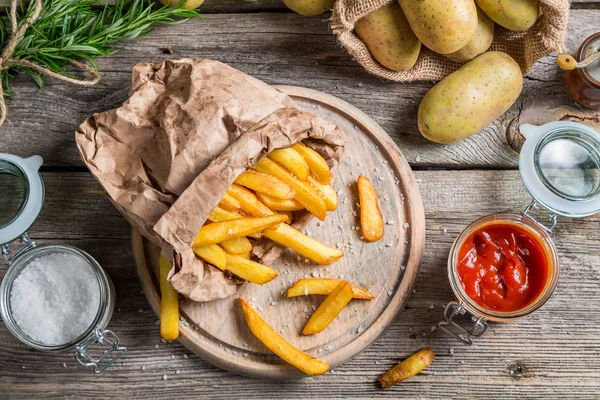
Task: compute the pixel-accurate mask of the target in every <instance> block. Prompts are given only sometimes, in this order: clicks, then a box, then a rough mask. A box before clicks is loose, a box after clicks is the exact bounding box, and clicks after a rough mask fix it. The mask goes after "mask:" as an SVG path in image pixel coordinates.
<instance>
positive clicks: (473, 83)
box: [418, 51, 523, 143]
mask: <svg viewBox="0 0 600 400" xmlns="http://www.w3.org/2000/svg"><path fill="white" fill-rule="evenodd" d="M522 88H523V76H522V73H521V69H520V68H519V65H518V64H517V62H516V61H515V60H513V59H512V58H511V57H510V56H509V55H508V54H506V53H503V52H500V51H489V52H486V53H483V54H480V55H479V56H477V57H475V58H474V59H473V60H471V61H469V62H468V63H466V64H465V65H463V66H462V68H461V69H459V70H458V71H455V72H453V73H452V74H450V75H448V76H447V77H445V78H444V79H442V80H441V81H440V82H438V83H437V85H435V86H434V87H433V88H431V89H430V90H429V92H427V94H425V97H423V100H422V101H421V104H420V105H419V113H418V127H419V131H420V132H421V134H422V135H423V136H424V137H425V138H427V139H429V140H431V141H432V142H436V143H454V142H458V141H459V140H462V139H465V138H467V137H469V136H471V135H474V134H475V133H477V132H479V131H480V130H482V129H483V128H485V127H486V126H487V125H489V124H490V123H491V122H492V121H494V120H495V119H496V118H498V117H499V116H500V115H502V114H503V113H504V112H506V110H508V108H509V107H510V106H511V105H512V104H513V103H514V102H515V101H516V100H517V98H518V97H519V94H520V93H521V89H522Z"/></svg>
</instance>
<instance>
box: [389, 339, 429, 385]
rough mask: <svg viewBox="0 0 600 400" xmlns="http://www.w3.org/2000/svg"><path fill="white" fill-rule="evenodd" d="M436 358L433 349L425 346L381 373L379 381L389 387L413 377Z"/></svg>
mask: <svg viewBox="0 0 600 400" xmlns="http://www.w3.org/2000/svg"><path fill="white" fill-rule="evenodd" d="M434 358H435V354H434V353H433V351H431V349H430V348H429V347H425V348H424V349H421V350H419V351H418V352H416V353H415V354H413V355H412V356H410V357H408V358H407V359H406V360H404V361H402V362H401V363H400V364H398V365H396V366H395V367H394V368H392V369H390V370H389V371H387V372H386V373H385V374H383V375H381V376H380V377H379V383H380V384H381V387H382V388H383V389H387V388H389V387H392V386H394V385H395V384H397V383H400V382H402V381H405V380H407V379H408V378H412V377H413V376H415V375H417V374H418V373H419V372H421V371H423V370H424V369H425V368H427V367H428V366H429V365H430V364H431V363H432V362H433V360H434Z"/></svg>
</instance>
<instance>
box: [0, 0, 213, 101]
mask: <svg viewBox="0 0 600 400" xmlns="http://www.w3.org/2000/svg"><path fill="white" fill-rule="evenodd" d="M31 3H32V4H30V5H29V6H26V5H24V4H23V3H22V2H21V3H20V6H19V10H17V15H18V20H19V21H20V22H21V23H22V22H23V21H24V20H25V19H26V18H27V17H28V16H29V15H31V12H32V11H33V2H31ZM184 3H185V1H184V0H182V1H180V2H179V3H178V4H176V5H174V6H171V7H167V6H165V7H158V6H157V5H156V2H155V1H154V0H118V2H117V4H115V5H100V4H99V3H98V0H43V5H44V8H43V11H42V13H41V14H40V16H39V17H38V18H37V19H36V20H35V21H34V22H33V23H32V24H31V26H30V27H29V28H28V29H27V31H26V32H25V34H24V35H23V36H22V37H21V38H20V39H19V41H18V44H17V47H16V49H15V51H14V53H13V56H12V57H11V58H12V59H18V60H28V61H31V62H34V63H36V64H38V65H40V66H42V67H45V68H48V69H50V70H52V71H54V72H56V73H59V74H63V75H66V76H73V74H72V73H71V72H69V70H68V69H67V67H68V66H69V65H71V60H87V61H88V62H89V63H90V64H91V65H92V67H93V68H94V69H96V70H97V67H96V63H95V61H94V59H95V58H96V57H98V56H106V55H109V54H112V53H114V52H115V51H116V50H115V49H114V48H113V47H112V45H113V44H114V43H116V42H118V41H121V40H129V39H135V38H138V37H141V36H144V35H146V34H148V33H150V32H151V31H152V25H154V24H175V23H179V22H182V21H185V20H186V19H188V18H202V17H201V16H200V14H199V13H198V11H196V10H187V9H183V8H182V6H183V4H184ZM0 21H1V22H0V46H1V47H4V45H5V44H6V42H7V41H8V39H9V37H10V27H8V26H7V25H6V23H5V22H4V20H2V19H0ZM15 70H16V71H21V72H25V73H27V74H28V75H30V76H31V77H32V78H33V79H34V80H35V82H36V83H37V84H38V85H39V86H40V88H42V89H43V87H44V77H43V76H42V75H41V74H40V73H39V72H37V71H35V70H33V69H31V68H26V67H22V66H16V67H14V68H11V69H10V70H3V71H1V72H0V79H1V82H2V83H3V84H4V88H5V90H4V93H5V96H6V97H10V95H11V93H12V92H11V90H10V86H9V77H10V76H11V75H10V73H11V71H15Z"/></svg>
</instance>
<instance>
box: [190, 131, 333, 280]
mask: <svg viewBox="0 0 600 400" xmlns="http://www.w3.org/2000/svg"><path fill="white" fill-rule="evenodd" d="M332 177H333V176H332V174H331V171H330V170H329V166H328V165H327V161H325V159H324V158H323V157H322V156H321V155H320V154H319V153H317V152H316V151H315V150H313V149H311V148H310V147H308V146H306V145H304V144H303V143H298V144H296V145H294V146H293V147H290V148H286V149H277V150H273V151H272V152H271V153H269V154H268V156H267V157H265V158H264V159H263V160H261V161H260V162H259V163H258V164H256V165H255V166H254V167H253V168H252V169H250V170H248V171H245V172H244V173H242V174H241V175H240V176H238V177H237V178H236V180H235V182H234V183H233V184H232V185H231V186H230V187H229V189H228V190H227V192H226V193H225V195H224V196H223V198H222V199H221V201H220V202H219V205H218V206H217V207H215V208H214V209H213V210H212V212H211V213H210V215H209V216H208V221H207V223H206V224H205V225H204V226H203V227H202V228H201V229H200V231H199V232H198V234H197V235H196V238H195V239H194V242H193V243H192V248H193V250H194V252H195V253H196V255H197V256H198V257H200V258H201V259H202V260H204V261H206V262H207V263H209V264H212V265H214V266H216V267H217V268H220V269H222V270H223V271H229V272H230V273H232V274H233V275H236V276H238V277H239V278H241V279H244V280H247V281H249V282H252V283H256V284H259V285H262V284H265V283H267V282H269V281H271V280H272V279H274V278H275V277H276V276H277V275H278V274H277V271H276V270H274V269H272V268H269V267H266V266H264V265H261V264H260V263H258V262H256V261H253V260H251V259H250V257H251V254H252V242H251V241H250V240H249V239H260V238H262V237H264V238H267V239H269V240H272V241H273V242H276V243H279V244H281V245H284V246H286V247H289V248H291V249H293V250H295V251H296V252H297V253H299V254H300V255H302V256H304V257H306V258H308V259H310V260H312V261H314V262H316V263H318V264H331V263H332V262H334V261H336V260H338V259H339V258H341V257H342V256H343V255H344V253H343V252H342V251H341V250H340V249H336V248H332V247H329V246H326V245H324V244H323V243H321V242H319V241H318V240H315V239H313V238H311V237H309V236H307V235H305V234H304V233H302V232H300V231H299V230H297V229H296V228H294V227H292V226H291V225H290V224H291V223H292V222H293V220H294V216H293V212H296V211H301V210H308V211H309V212H310V213H312V214H313V215H314V216H315V217H317V218H319V219H320V220H321V221H323V220H325V217H326V215H327V212H328V211H333V210H335V209H337V205H338V204H337V203H338V199H337V194H336V192H335V190H334V189H333V188H332V187H331V186H330V182H331V179H332Z"/></svg>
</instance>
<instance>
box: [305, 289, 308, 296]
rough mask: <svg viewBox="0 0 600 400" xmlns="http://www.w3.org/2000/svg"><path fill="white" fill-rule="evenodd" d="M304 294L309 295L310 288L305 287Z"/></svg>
mask: <svg viewBox="0 0 600 400" xmlns="http://www.w3.org/2000/svg"><path fill="white" fill-rule="evenodd" d="M304 295H305V296H308V288H304Z"/></svg>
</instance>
